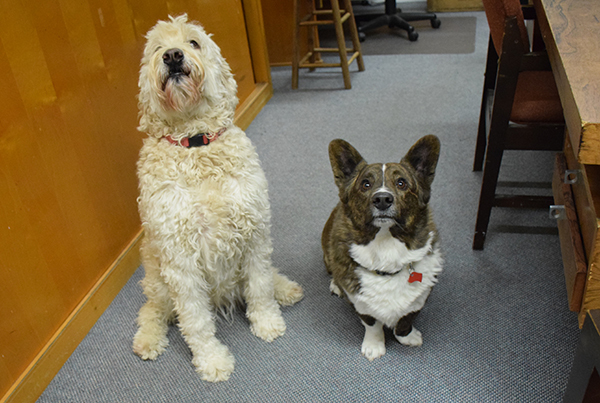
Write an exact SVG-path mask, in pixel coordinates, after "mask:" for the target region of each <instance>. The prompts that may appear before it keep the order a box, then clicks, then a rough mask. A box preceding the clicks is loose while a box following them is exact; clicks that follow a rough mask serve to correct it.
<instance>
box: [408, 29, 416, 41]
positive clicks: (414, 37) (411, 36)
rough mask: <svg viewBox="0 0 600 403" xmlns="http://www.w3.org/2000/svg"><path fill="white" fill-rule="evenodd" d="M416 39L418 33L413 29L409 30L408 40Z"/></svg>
mask: <svg viewBox="0 0 600 403" xmlns="http://www.w3.org/2000/svg"><path fill="white" fill-rule="evenodd" d="M417 39H419V33H418V32H415V31H411V32H409V33H408V40H409V41H411V42H414V41H416V40H417Z"/></svg>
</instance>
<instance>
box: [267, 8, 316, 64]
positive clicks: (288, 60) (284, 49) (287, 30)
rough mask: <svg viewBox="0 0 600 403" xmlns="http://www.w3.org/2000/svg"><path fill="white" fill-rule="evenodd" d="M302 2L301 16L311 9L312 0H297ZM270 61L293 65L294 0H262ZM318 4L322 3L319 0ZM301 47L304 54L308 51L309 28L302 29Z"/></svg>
mask: <svg viewBox="0 0 600 403" xmlns="http://www.w3.org/2000/svg"><path fill="white" fill-rule="evenodd" d="M297 1H299V2H300V17H301V18H302V17H304V16H305V15H306V14H308V11H309V10H310V1H311V0H297ZM261 3H262V8H263V14H264V20H265V35H266V37H267V48H268V49H269V61H270V62H271V65H272V66H291V65H292V57H293V49H294V44H293V43H292V36H293V30H294V7H293V6H294V2H293V1H292V0H285V1H281V0H261ZM317 4H320V3H319V2H318V1H317ZM300 49H301V54H302V55H304V54H305V53H306V52H307V51H308V29H307V28H302V29H301V30H300Z"/></svg>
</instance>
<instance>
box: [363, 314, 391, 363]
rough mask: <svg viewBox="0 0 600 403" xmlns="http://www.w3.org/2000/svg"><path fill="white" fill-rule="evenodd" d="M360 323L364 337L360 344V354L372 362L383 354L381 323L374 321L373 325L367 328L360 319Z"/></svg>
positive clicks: (383, 342) (383, 338)
mask: <svg viewBox="0 0 600 403" xmlns="http://www.w3.org/2000/svg"><path fill="white" fill-rule="evenodd" d="M370 319H373V318H370ZM361 322H362V324H363V325H364V326H365V337H364V339H363V342H362V348H361V352H362V354H363V355H364V356H365V357H367V359H368V360H369V361H373V360H374V359H375V358H379V357H381V356H383V355H384V354H385V333H384V331H383V323H381V322H380V321H378V320H376V321H375V323H373V325H371V326H369V325H368V324H366V323H365V321H364V320H362V318H361Z"/></svg>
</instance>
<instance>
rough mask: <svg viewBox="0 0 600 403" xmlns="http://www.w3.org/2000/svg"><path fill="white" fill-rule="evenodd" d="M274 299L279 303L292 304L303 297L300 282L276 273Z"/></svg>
mask: <svg viewBox="0 0 600 403" xmlns="http://www.w3.org/2000/svg"><path fill="white" fill-rule="evenodd" d="M273 285H274V287H275V300H276V301H277V303H279V305H283V306H289V305H294V304H295V303H296V302H298V301H300V300H301V299H302V298H303V297H304V291H303V290H302V287H301V286H300V284H298V283H296V282H295V281H292V280H290V279H288V278H287V277H285V276H284V275H282V274H279V273H276V274H275V276H274V284H273Z"/></svg>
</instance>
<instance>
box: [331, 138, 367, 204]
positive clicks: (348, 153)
mask: <svg viewBox="0 0 600 403" xmlns="http://www.w3.org/2000/svg"><path fill="white" fill-rule="evenodd" d="M329 161H330V162H331V169H332V170H333V176H334V178H335V184H336V185H337V187H338V188H339V189H340V198H343V197H342V193H344V189H346V187H347V186H348V184H349V183H350V180H351V179H352V178H353V177H354V176H355V175H356V173H357V172H358V168H359V167H362V166H363V165H366V161H365V160H364V159H363V157H362V156H361V155H360V153H359V152H358V151H356V149H355V148H354V147H352V146H351V145H350V144H349V143H348V142H346V141H344V140H340V139H336V140H333V141H332V142H331V143H329Z"/></svg>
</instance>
